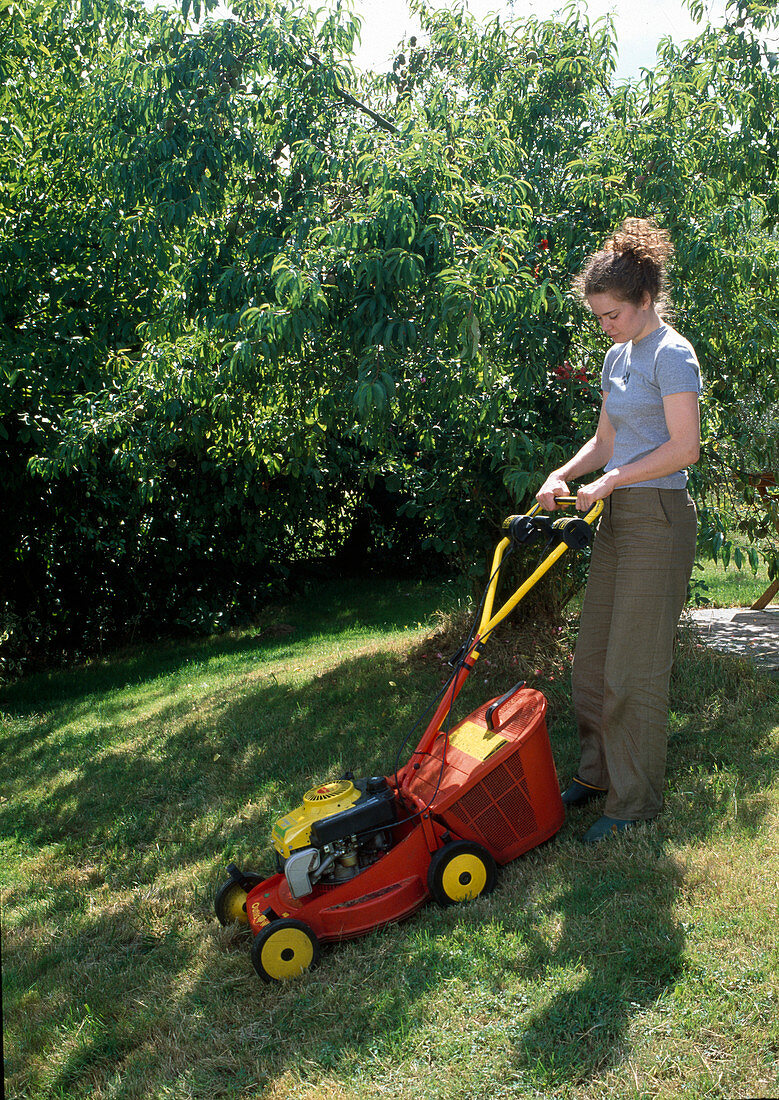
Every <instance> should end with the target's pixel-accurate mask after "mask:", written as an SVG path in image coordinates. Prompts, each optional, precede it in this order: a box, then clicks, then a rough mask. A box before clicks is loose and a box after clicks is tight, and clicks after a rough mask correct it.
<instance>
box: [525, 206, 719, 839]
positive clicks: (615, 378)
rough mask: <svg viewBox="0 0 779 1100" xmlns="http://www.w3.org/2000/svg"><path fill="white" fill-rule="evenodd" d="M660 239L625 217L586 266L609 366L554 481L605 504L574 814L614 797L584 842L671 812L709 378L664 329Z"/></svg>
mask: <svg viewBox="0 0 779 1100" xmlns="http://www.w3.org/2000/svg"><path fill="white" fill-rule="evenodd" d="M672 251H673V249H672V245H671V242H670V239H669V237H668V235H667V233H666V232H665V231H664V230H661V229H658V228H657V227H656V226H655V225H654V224H653V223H652V222H650V221H647V220H644V219H639V218H629V219H627V220H626V221H625V222H624V223H623V224H622V226H621V228H620V229H619V230H618V231H617V232H616V233H615V234H614V236H613V237H612V238H611V239H610V240H608V241H607V242H606V244H605V245H604V247H603V250H602V251H600V252H597V253H595V254H594V255H593V256H591V257H590V259H589V261H588V262H587V264H586V265H585V268H584V270H583V272H582V274H581V275H580V276H579V277H578V279H577V282H576V286H577V289H578V290H579V291H580V293H582V294H583V296H584V297H585V299H586V301H587V304H588V306H589V308H590V310H591V311H592V313H593V314H594V315H595V317H596V318H597V320H598V321H599V322H600V324H601V327H602V328H603V331H604V332H605V333H606V335H607V336H608V337H609V338H610V339H611V340H612V341H613V346H612V347H611V348H609V350H608V351H607V353H606V357H605V360H604V364H603V372H602V385H601V389H602V392H603V402H602V405H601V411H600V417H599V420H598V426H597V429H596V432H595V435H594V436H593V437H592V439H590V440H588V442H587V443H585V444H584V446H583V447H582V448H581V450H579V451H578V453H577V454H576V455H574V457H573V458H572V459H570V461H569V462H566V463H565V465H564V466H561V467H560V469H559V470H555V471H554V472H553V473H552V474H550V475H549V477H547V479H546V481H545V482H544V484H543V486H542V487H541V489H540V491H539V492H538V494H537V499H538V500H539V501H540V502H541V504H542V506H543V507H544V508H545V509H547V510H552V509H554V507H555V504H554V499H555V497H557V496H567V495H569V489H568V481H569V480H573V479H579V478H582V477H583V476H584V475H587V474H591V473H594V472H595V471H597V470H601V469H602V470H603V473H601V474H600V476H598V477H596V478H595V480H594V481H590V482H589V483H588V484H586V485H584V486H582V488H580V489H579V491H578V494H577V507H578V508H579V509H582V510H586V509H588V508H589V507H590V506H591V505H592V503H593V502H594V501H596V500H603V501H604V511H603V515H602V517H601V520H600V524H599V526H598V531H597V534H596V537H595V542H594V544H593V551H592V561H591V564H590V571H589V579H588V582H587V590H586V593H585V597H584V604H583V607H582V614H581V621H580V625H579V637H578V641H577V645H576V654H575V657H574V664H573V700H574V707H575V710H576V719H577V724H578V729H579V738H580V742H581V760H580V765H579V771H578V773H577V775H576V776H575V778H574V779H573V781H572V783H571V785H570V787H569V788H568V790H566V791H565V793H564V794H563V801H564V802H565V803H566V804H567V805H569V806H570V805H582V804H583V803H585V802H588V801H589V800H590V799H592V798H596V797H598V796H600V795H604V794H605V796H606V801H605V805H604V816H603V817H601V818H600V820H599V821H597V822H596V823H595V825H594V826H593V827H592V828H591V829H590V830H589V831H588V832H587V833H586V834H585V835H584V838H583V839H584V840H585V841H586V842H588V843H592V842H595V841H599V840H601V839H602V838H603V837H605V836H609V835H612V834H614V833H618V832H621V831H623V830H624V829H627V828H629V827H630V826H632V825H634V824H635V823H636V822H637V821H647V820H650V819H651V818H653V817H655V816H656V815H657V814H658V813H659V812H660V810H661V808H662V803H663V793H662V792H663V781H664V776H665V761H666V745H667V728H666V727H667V718H668V683H669V679H670V674H671V662H672V656H673V643H674V636H675V632H676V624H677V622H678V619H679V615H680V614H681V610H682V607H683V606H684V602H685V599H686V597H687V585H688V583H689V579H690V573H691V571H692V565H693V561H694V558H695V539H696V523H697V516H696V512H695V505H694V504H693V502H692V500H691V498H690V496H689V494H688V492H687V488H686V486H687V473H686V467H687V466H689V465H690V464H692V463H694V462H696V461H697V460H698V453H699V447H700V418H699V412H698V395H699V393H700V389H701V382H700V368H699V366H698V361H697V359H696V356H695V352H694V350H693V348H692V345H691V344H690V343H689V342H688V341H687V340H685V339H684V337H683V336H680V335H679V333H677V332H676V331H674V329H673V328H671V327H670V325H668V324H667V323H666V322H664V321H663V319H662V309H663V304H664V301H665V285H666V266H667V263H668V260H669V258H670V256H671V253H672Z"/></svg>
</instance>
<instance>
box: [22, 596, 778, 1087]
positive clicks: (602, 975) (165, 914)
mask: <svg viewBox="0 0 779 1100" xmlns="http://www.w3.org/2000/svg"><path fill="white" fill-rule="evenodd" d="M758 587H759V585H758ZM763 587H765V585H764V584H763V585H762V587H759V591H762V588H763ZM455 604H456V593H455V592H454V591H452V590H451V589H450V588H449V587H448V586H446V585H440V584H439V585H433V584H410V583H409V582H402V581H401V582H391V581H382V582H380V583H377V584H369V583H368V582H367V581H366V582H364V583H357V584H354V583H352V584H349V585H348V586H345V585H340V586H339V585H328V586H320V587H319V589H318V590H317V591H316V593H315V595H314V596H312V599H311V600H310V602H309V605H308V606H307V605H306V604H304V602H302V601H296V602H294V603H292V604H290V605H289V606H287V607H284V608H280V609H278V610H277V613H276V615H275V617H274V618H269V619H268V621H267V622H266V623H265V625H264V628H263V629H259V628H258V629H256V630H253V631H246V632H242V633H237V634H235V635H233V636H227V637H221V638H212V639H207V640H202V641H197V642H190V643H189V644H186V645H181V644H177V645H174V644H161V645H157V646H154V647H148V648H145V649H144V648H136V649H133V650H130V651H128V652H126V653H124V654H121V655H117V656H116V657H114V658H112V659H108V660H105V661H102V662H96V663H93V664H91V665H89V666H87V667H84V668H80V669H75V670H74V669H71V670H68V671H63V672H56V673H51V674H49V675H36V676H30V677H27V678H26V679H24V680H21V681H19V682H18V683H16V684H13V685H9V686H7V687H6V688H4V689H2V690H0V733H1V735H2V757H1V758H0V769H1V771H2V780H1V782H0V844H2V859H1V860H0V867H1V869H2V870H1V872H0V873H1V874H2V902H3V928H2V933H3V1011H4V1041H5V1073H6V1090H7V1095H8V1096H9V1097H12V1098H22V1097H24V1098H27V1100H44V1098H45V1100H54V1098H61V1100H66V1098H67V1100H81V1098H87V1097H89V1098H90V1100H109V1098H112V1100H135V1098H138V1100H163V1098H166V1100H190V1098H192V1100H194V1098H198V1100H200V1098H202V1100H206V1098H208V1100H211V1098H214V1097H226V1098H234V1100H238V1098H241V1100H259V1098H261V1097H262V1098H268V1100H281V1098H284V1100H287V1098H296V1100H297V1098H299V1100H335V1098H338V1100H341V1098H343V1100H352V1098H354V1100H357V1098H360V1100H363V1098H366V1097H370V1098H372V1097H391V1098H397V1100H401V1098H402V1100H406V1098H408V1100H411V1098H414V1100H418V1098H424V1100H428V1098H430V1100H466V1098H468V1100H470V1098H473V1100H476V1098H481V1097H488V1098H504V1097H545V1098H546V1097H555V1098H557V1097H560V1098H571V1100H574V1098H575V1100H592V1098H598V1100H601V1098H607V1100H608V1098H618V1097H619V1098H623V1097H624V1098H628V1097H630V1098H643V1097H647V1098H650V1097H651V1098H655V1097H663V1098H665V1097H667V1098H669V1100H670V1098H677V1097H690V1098H695V1100H699V1098H702V1097H736V1096H740V1097H769V1096H777V1095H779V1007H778V1005H779V919H778V918H779V844H778V843H777V836H778V834H779V768H778V767H777V765H778V764H779V682H777V681H776V680H773V679H770V678H769V677H766V676H761V675H760V674H758V673H755V672H753V671H752V670H751V669H750V668H749V667H748V666H746V665H744V664H743V663H742V662H740V661H739V660H737V659H735V658H728V657H721V656H719V655H717V654H715V653H713V652H711V651H709V650H706V649H704V648H703V647H701V646H700V645H699V644H698V643H697V641H696V639H695V637H694V635H693V634H692V633H690V632H689V631H687V630H685V631H683V633H682V638H681V643H680V646H679V651H678V659H677V663H676V667H675V672H674V678H673V684H672V714H671V723H670V745H669V778H668V787H667V804H666V810H665V812H664V813H663V814H662V815H661V817H660V818H658V820H657V821H656V822H654V823H652V824H651V825H649V826H648V827H646V828H644V829H642V830H641V831H640V832H636V833H634V834H633V835H631V836H627V837H623V838H619V839H617V840H615V841H613V842H609V843H607V844H604V845H601V846H598V847H596V848H594V849H593V850H588V849H586V848H584V847H583V846H582V845H581V844H580V843H579V840H578V837H579V835H580V834H581V833H582V832H583V831H584V830H585V829H586V828H587V827H588V825H589V824H590V823H591V822H592V821H593V820H594V819H595V818H596V817H597V816H598V814H599V809H598V807H597V806H595V807H592V806H591V807H587V808H585V809H582V810H578V811H574V812H573V813H572V814H571V815H570V818H569V820H568V821H567V822H566V824H565V825H564V826H563V828H562V830H561V831H560V833H559V834H558V836H557V837H556V838H555V839H554V840H553V841H552V842H550V843H548V844H547V845H545V846H543V847H542V848H541V849H538V850H536V851H535V852H532V853H530V854H529V855H527V856H526V857H523V858H521V859H519V860H517V861H516V862H515V863H513V864H511V865H510V866H508V867H507V868H505V869H504V870H503V871H502V872H501V874H500V881H499V885H498V888H497V890H496V891H495V892H494V893H493V894H492V895H490V896H489V897H487V898H482V899H479V900H478V901H476V902H474V903H472V904H470V905H466V906H463V907H458V908H453V909H445V910H443V909H438V908H436V907H435V906H433V905H432V904H431V905H429V906H427V907H426V908H424V909H423V910H421V911H420V912H419V913H417V914H416V915H415V916H413V917H412V918H410V919H409V920H407V921H405V922H403V923H401V924H399V925H395V926H393V927H390V928H387V929H384V930H382V931H378V932H375V933H372V934H371V935H369V936H368V937H366V938H364V939H361V940H356V941H353V942H351V943H348V944H344V945H341V946H338V947H327V948H325V949H324V950H323V955H322V960H321V961H320V964H319V966H318V967H317V968H315V969H314V970H312V971H311V972H309V973H307V974H306V975H304V976H303V977H302V978H301V979H300V980H299V981H297V982H294V983H288V984H285V985H280V986H274V987H269V986H266V985H264V984H263V983H261V982H260V980H259V979H258V978H257V977H256V975H255V973H254V971H253V969H252V966H251V962H250V958H249V943H248V942H247V940H246V938H245V936H242V935H241V934H240V933H239V932H238V931H237V930H236V928H235V927H233V928H229V929H223V928H222V927H221V926H220V925H219V924H218V923H217V921H216V919H215V917H214V915H213V905H212V898H213V894H214V892H215V890H216V888H217V887H218V886H219V884H220V883H221V882H222V881H224V877H225V876H224V867H225V865H226V864H227V863H229V862H230V861H233V860H234V861H235V862H237V863H238V864H239V865H242V866H247V867H251V868H252V869H255V870H259V871H265V872H270V870H271V866H272V864H271V859H270V854H269V851H270V841H269V834H270V827H271V825H272V823H273V822H274V821H275V820H276V819H277V818H278V817H279V816H281V815H282V814H283V813H284V812H285V811H287V810H288V809H290V808H292V807H294V806H297V805H298V804H299V803H300V801H301V797H302V794H303V793H304V791H306V790H307V789H308V788H309V787H310V786H311V785H312V784H313V783H314V782H319V781H322V780H326V779H332V778H336V777H337V776H339V775H340V774H342V773H343V771H344V770H346V769H347V768H351V769H353V770H354V772H355V773H356V774H358V775H359V774H375V773H376V772H377V771H378V772H380V771H388V770H390V768H391V767H392V762H393V760H394V756H395V751H396V749H397V746H398V744H399V742H400V740H401V739H402V737H403V735H404V734H405V732H406V730H407V729H408V728H409V727H410V725H411V723H412V721H413V720H414V719H415V718H416V717H417V715H418V714H419V713H420V711H421V710H423V709H424V707H425V706H426V705H427V702H428V700H429V699H430V697H431V695H432V694H433V693H434V692H435V691H436V690H437V688H438V686H439V685H440V683H441V680H442V677H443V676H444V675H445V668H446V666H445V662H444V660H443V659H442V656H441V653H442V652H443V648H442V647H443V643H442V642H441V641H440V638H438V637H436V636H435V635H434V628H435V612H436V609H437V608H439V607H441V606H444V607H447V608H450V609H451V608H453V607H454V606H455ZM564 638H565V636H564ZM566 644H567V643H566V642H565V640H564V641H563V643H562V645H563V651H562V656H561V655H560V654H559V653H558V654H556V655H554V657H552V656H550V655H549V653H548V652H547V651H545V652H544V653H542V654H540V655H539V654H538V653H529V652H524V651H523V652H519V653H517V654H516V665H517V668H518V671H517V674H516V675H515V674H514V673H513V671H512V667H513V661H514V658H513V657H511V656H508V657H505V658H504V659H503V660H493V661H491V662H490V663H488V659H489V651H488V653H487V654H485V657H484V658H483V659H482V661H480V662H479V665H477V671H476V672H475V673H474V675H473V676H472V677H471V680H470V681H469V683H468V684H467V685H466V688H465V689H464V691H463V694H462V696H461V704H460V705H459V713H460V714H461V715H465V714H467V713H468V711H469V710H470V709H473V708H475V707H476V706H477V705H478V704H479V703H480V702H482V701H483V700H484V699H485V698H487V697H489V696H491V695H497V694H499V693H501V692H502V691H505V690H506V689H507V687H508V686H510V684H511V683H512V682H513V680H515V679H519V678H520V676H522V675H524V676H526V677H527V678H528V680H529V682H531V683H533V684H534V685H536V686H539V687H540V688H541V690H543V691H544V693H545V694H546V695H547V697H548V700H549V720H550V722H549V724H550V731H551V737H552V744H553V748H554V753H555V758H556V762H557V767H558V771H559V773H560V777H561V779H565V778H567V777H568V775H569V774H570V772H571V770H572V769H573V768H574V767H575V763H576V755H577V753H576V735H575V728H574V723H573V717H572V713H571V708H570V701H569V694H568V683H567V670H566V665H567V657H566V654H565V650H564V647H565V645H566ZM499 646H500V643H499V642H496V649H498V648H499ZM504 648H505V647H504ZM446 656H449V650H447V651H446V652H445V653H444V657H446Z"/></svg>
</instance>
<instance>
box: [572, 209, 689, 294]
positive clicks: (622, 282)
mask: <svg viewBox="0 0 779 1100" xmlns="http://www.w3.org/2000/svg"><path fill="white" fill-rule="evenodd" d="M673 250H674V249H673V245H672V244H671V238H670V237H669V235H668V233H667V232H666V230H665V229H660V228H659V227H658V226H657V225H656V224H655V223H654V222H653V221H650V220H649V219H648V218H625V220H624V221H623V223H622V225H621V226H620V227H619V229H617V230H616V231H615V233H614V235H613V236H612V237H609V239H608V240H607V241H606V243H605V244H604V246H603V248H602V250H601V251H600V252H595V253H594V254H593V255H592V256H590V258H589V259H588V260H587V262H586V264H585V265H584V269H583V270H582V272H581V274H580V275H578V276H577V277H576V279H575V280H574V284H573V285H574V288H575V289H576V290H577V291H578V293H579V294H581V295H582V297H587V296H588V295H590V294H613V295H614V296H615V297H616V298H620V299H622V300H623V301H626V302H632V303H633V305H640V304H641V302H642V301H643V298H644V294H645V293H648V294H649V296H650V297H651V299H652V301H653V302H654V304H655V305H656V306H658V307H659V308H661V309H662V308H666V307H668V306H669V305H670V302H669V300H668V297H667V293H666V286H667V265H668V262H669V260H670V258H671V256H672V255H673Z"/></svg>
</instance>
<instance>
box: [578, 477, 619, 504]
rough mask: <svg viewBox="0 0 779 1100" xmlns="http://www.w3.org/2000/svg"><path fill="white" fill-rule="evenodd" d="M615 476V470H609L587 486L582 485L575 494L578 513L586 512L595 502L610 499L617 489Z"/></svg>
mask: <svg viewBox="0 0 779 1100" xmlns="http://www.w3.org/2000/svg"><path fill="white" fill-rule="evenodd" d="M615 475H616V470H609V472H608V473H607V474H602V475H601V477H599V478H597V479H596V480H595V481H591V482H590V484H589V485H582V487H581V489H579V491H578V493H577V494H576V507H577V509H578V510H579V511H580V512H588V511H589V510H590V508H592V506H593V504H594V503H595V501H596V500H605V499H606V497H610V496H611V494H612V493H613V492H614V490H615V489H616V488H617V485H616V480H617V479H616V476H615Z"/></svg>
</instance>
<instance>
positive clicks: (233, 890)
mask: <svg viewBox="0 0 779 1100" xmlns="http://www.w3.org/2000/svg"><path fill="white" fill-rule="evenodd" d="M242 882H243V883H244V886H249V887H250V889H254V887H255V886H258V885H259V884H260V883H261V882H262V878H261V876H260V875H252V874H246V875H244V876H243V879H242ZM244 886H242V885H241V884H240V883H239V882H236V881H235V879H230V881H229V882H226V883H225V884H224V886H223V887H222V888H221V889H220V891H219V893H218V894H217V895H216V897H215V898H214V910H215V911H216V915H217V918H218V920H219V923H220V924H224V925H228V924H233V923H234V922H235V921H238V923H239V924H248V923H249V918H248V917H247V915H246V899H247V897H248V896H249V892H248V890H245V889H244Z"/></svg>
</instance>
